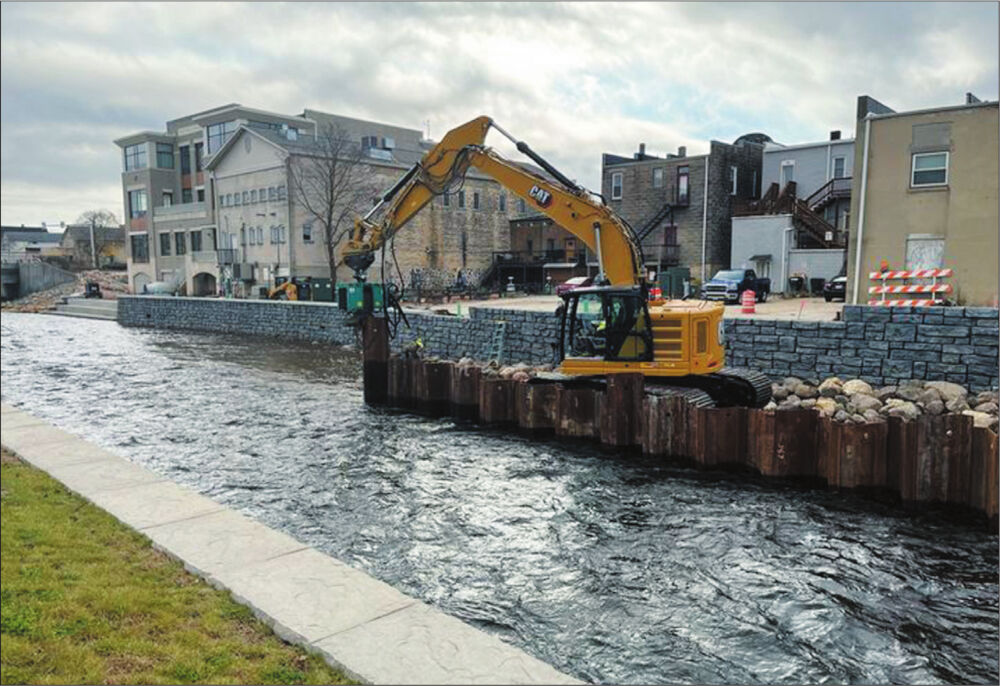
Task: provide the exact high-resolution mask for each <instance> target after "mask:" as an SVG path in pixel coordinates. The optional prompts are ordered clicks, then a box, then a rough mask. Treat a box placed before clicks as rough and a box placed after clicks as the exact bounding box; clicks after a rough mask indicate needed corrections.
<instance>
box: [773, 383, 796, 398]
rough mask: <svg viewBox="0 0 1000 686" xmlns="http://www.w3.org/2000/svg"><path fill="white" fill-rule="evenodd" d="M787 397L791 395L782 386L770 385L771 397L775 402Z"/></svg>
mask: <svg viewBox="0 0 1000 686" xmlns="http://www.w3.org/2000/svg"><path fill="white" fill-rule="evenodd" d="M789 395H791V393H789V391H788V389H787V388H785V386H784V384H777V383H773V384H771V397H772V398H774V399H775V400H779V401H780V400H784V399H785V398H787V397H788V396H789Z"/></svg>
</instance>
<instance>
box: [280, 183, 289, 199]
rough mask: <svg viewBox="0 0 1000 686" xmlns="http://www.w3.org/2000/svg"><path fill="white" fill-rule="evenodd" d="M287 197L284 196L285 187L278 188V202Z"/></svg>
mask: <svg viewBox="0 0 1000 686" xmlns="http://www.w3.org/2000/svg"><path fill="white" fill-rule="evenodd" d="M287 197H288V196H287V195H285V187H284V186H278V200H285V199H286V198H287Z"/></svg>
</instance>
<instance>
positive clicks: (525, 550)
mask: <svg viewBox="0 0 1000 686" xmlns="http://www.w3.org/2000/svg"><path fill="white" fill-rule="evenodd" d="M0 340H2V358H0V359H2V363H0V378H2V394H3V398H4V401H5V402H7V403H12V404H14V405H17V406H20V407H23V408H24V409H26V410H29V411H31V412H33V413H35V414H37V415H39V416H41V417H44V418H46V419H49V420H51V421H52V422H53V423H55V424H58V425H59V426H62V427H64V428H66V429H67V430H70V431H73V432H75V433H78V434H80V435H82V436H84V437H86V438H88V439H90V440H92V441H94V442H95V443H98V444H100V445H103V446H105V447H107V448H109V449H112V450H113V451H115V452H117V453H119V454H121V455H124V456H127V457H129V458H131V459H132V460H134V461H136V462H138V463H140V464H143V465H145V466H147V467H149V468H151V469H153V470H155V471H158V472H160V473H162V474H164V475H166V476H169V477H170V478H172V479H174V480H176V481H178V482H180V483H183V484H186V485H188V486H190V487H192V488H193V489H195V490H198V491H200V492H202V493H204V494H205V495H207V496H210V497H212V498H214V499H216V500H218V501H220V502H223V503H225V504H226V505H228V506H230V507H233V508H235V509H237V510H240V511H242V512H244V513H247V514H248V515H250V516H252V517H254V518H256V519H258V520H260V521H262V522H264V523H266V524H268V525H270V526H272V527H274V528H277V529H280V530H283V531H285V532H287V533H289V534H291V535H292V536H295V537H296V538H298V539H300V540H302V541H304V542H306V543H308V544H310V545H313V546H315V547H317V548H319V549H320V550H322V551H324V552H326V553H328V554H330V555H332V556H334V557H337V558H339V559H341V560H343V561H345V562H347V563H348V564H351V565H354V566H356V567H358V568H360V569H363V570H365V571H367V572H369V573H371V574H372V575H374V576H376V577H378V578H380V579H382V580H383V581H386V582H387V583H389V584H392V585H393V586H396V587H397V588H399V589H400V590H402V591H404V592H406V593H409V594H411V595H413V596H416V597H418V598H420V599H422V600H424V601H426V602H428V603H430V604H432V605H435V606H436V607H438V608H440V609H441V610H443V611H445V612H447V613H449V614H451V615H454V616H456V617H459V618H461V619H463V620H466V621H467V622H470V623H472V624H474V625H476V626H479V627H480V628H482V629H484V630H485V631H489V632H492V633H494V634H497V635H499V636H500V637H501V638H502V639H504V640H506V641H508V642H510V643H513V644H515V645H518V646H520V647H521V648H523V649H524V650H526V651H527V652H529V653H531V654H533V655H535V656H537V657H539V658H541V659H542V660H545V661H546V662H549V663H550V664H552V665H554V666H555V667H557V668H559V669H561V670H563V671H565V672H567V673H569V674H572V675H574V676H576V677H578V678H580V679H584V680H589V681H597V682H611V683H663V682H669V683H702V684H715V683H719V684H722V683H821V682H837V683H847V682H850V683H872V682H875V683H888V682H893V683H997V680H998V647H997V646H998V638H1000V632H998V603H997V594H998V554H997V546H998V540H997V537H996V536H994V535H990V534H988V533H986V532H985V531H984V528H983V527H982V525H981V523H979V522H977V521H974V520H972V519H969V520H963V519H956V518H955V517H950V516H948V517H945V516H941V514H940V513H936V514H935V513H931V514H922V515H916V514H912V513H907V512H904V511H903V510H902V509H900V508H898V507H896V506H892V505H889V504H881V503H877V502H874V501H872V500H870V499H862V498H859V497H856V496H853V495H849V494H846V495H845V494H835V493H831V492H826V491H821V490H807V489H802V488H798V487H796V486H793V485H789V484H783V483H774V482H764V481H762V480H755V479H752V478H749V477H747V476H733V475H726V474H706V473H700V472H696V471H693V470H689V469H684V468H680V467H676V466H673V467H671V466H666V465H662V464H656V463H650V462H648V461H643V460H641V459H639V458H635V457H626V456H616V455H610V454H607V453H604V452H601V451H600V450H599V449H598V448H596V447H593V446H589V445H578V444H572V445H565V444H559V443H556V442H554V441H536V440H528V439H525V438H521V437H518V436H516V435H510V434H506V433H500V432H493V431H485V430H477V429H471V428H464V427H458V426H456V425H455V424H453V423H452V422H451V421H449V420H431V419H426V418H420V417H415V416H410V415H406V414H399V413H394V412H391V411H385V410H379V409H372V408H369V407H366V406H365V405H364V403H363V402H362V394H361V379H360V372H359V369H360V364H359V360H358V358H357V356H356V354H355V353H353V352H350V351H347V350H342V349H338V348H331V347H329V346H325V345H309V344H300V343H286V342H274V341H270V342H261V341H253V342H251V341H250V340H248V339H246V338H241V337H235V336H221V335H201V334H186V333H181V332H167V331H153V330H140V329H124V328H120V327H119V326H118V325H117V324H115V323H113V322H104V321H90V320H83V319H71V318H62V317H55V316H47V315H33V314H8V313H4V314H3V315H2V337H0Z"/></svg>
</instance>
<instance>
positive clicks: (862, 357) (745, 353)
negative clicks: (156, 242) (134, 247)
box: [118, 296, 1000, 391]
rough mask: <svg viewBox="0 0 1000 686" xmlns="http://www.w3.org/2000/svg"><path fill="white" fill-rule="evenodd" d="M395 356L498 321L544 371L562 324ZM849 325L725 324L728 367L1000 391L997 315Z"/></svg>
mask: <svg viewBox="0 0 1000 686" xmlns="http://www.w3.org/2000/svg"><path fill="white" fill-rule="evenodd" d="M406 316H407V319H408V321H409V324H410V328H409V329H407V327H406V326H405V325H404V324H403V323H400V327H399V331H398V334H397V336H396V338H395V339H393V341H392V347H393V349H394V350H397V351H398V350H400V349H402V348H403V347H404V346H406V345H408V344H409V343H411V342H413V341H414V340H415V339H416V338H418V337H419V338H420V339H421V341H422V342H423V344H424V349H425V351H426V352H427V353H428V354H431V355H437V356H439V357H443V358H448V359H458V358H461V357H466V356H468V357H473V358H477V359H486V358H487V356H488V352H489V346H490V341H491V338H492V336H493V332H494V330H495V328H496V322H497V321H506V322H507V324H506V332H505V336H504V361H505V362H526V363H529V364H546V363H550V362H552V361H553V360H554V353H553V349H552V343H553V342H554V341H555V340H556V339H557V337H558V335H559V319H558V317H556V315H555V314H554V313H551V312H528V311H524V310H512V309H497V308H476V307H473V308H471V309H470V315H469V316H468V317H454V316H447V315H436V314H427V313H422V312H420V313H418V312H407V315H406ZM843 316H844V321H840V322H816V321H795V320H775V319H757V318H748V319H727V320H726V321H725V331H726V339H727V340H726V351H727V360H726V362H727V364H729V365H732V366H740V367H753V368H755V369H759V370H760V371H762V372H764V373H765V374H768V375H769V376H771V377H774V378H780V377H784V376H788V375H794V376H800V377H803V378H814V379H822V378H823V377H826V376H831V375H837V376H841V377H850V378H861V379H864V380H865V381H867V382H868V383H871V384H874V385H880V386H881V385H888V384H893V383H896V382H897V381H901V380H904V379H923V380H927V381H931V380H937V381H952V382H954V383H958V384H962V385H963V386H966V387H967V388H969V389H970V390H972V391H980V390H987V389H993V388H997V387H998V385H1000V378H998V375H1000V372H998V363H997V358H998V354H1000V348H998V341H1000V311H998V310H997V309H996V308H990V307H941V308H907V307H894V308H891V309H890V308H877V307H868V306H865V305H846V306H845V307H844V315H843ZM118 321H119V322H120V323H121V324H122V325H123V326H153V327H161V328H175V329H189V330H195V331H217V332H228V333H244V334H252V335H261V336H277V337H283V338H295V339H303V340H310V341H313V340H315V341H325V342H330V343H337V344H342V345H343V344H351V343H354V342H355V340H356V338H355V334H354V330H353V329H352V327H351V326H350V325H348V324H347V323H346V321H345V317H344V314H343V313H342V312H341V311H340V310H338V309H337V308H336V307H335V306H333V305H330V304H326V303H288V302H279V301H267V300H220V299H206V298H167V297H151V296H133V297H122V298H119V305H118Z"/></svg>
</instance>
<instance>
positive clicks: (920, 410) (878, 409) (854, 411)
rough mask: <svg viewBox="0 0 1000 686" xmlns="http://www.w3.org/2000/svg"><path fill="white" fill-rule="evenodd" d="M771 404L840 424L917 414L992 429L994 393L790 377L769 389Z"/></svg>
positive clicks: (939, 384)
mask: <svg viewBox="0 0 1000 686" xmlns="http://www.w3.org/2000/svg"><path fill="white" fill-rule="evenodd" d="M771 393H772V398H773V399H772V400H771V402H770V403H768V405H767V407H766V408H764V409H769V410H775V409H776V410H792V409H798V408H808V409H813V410H815V411H816V412H819V413H820V414H822V415H824V416H827V417H832V418H833V419H834V420H835V421H839V422H855V423H858V424H863V423H866V422H880V421H885V418H886V417H902V418H903V419H904V420H906V421H911V420H914V419H917V418H918V417H920V416H921V415H925V414H927V415H942V414H948V413H952V414H966V415H969V416H970V417H972V418H973V420H974V422H975V425H976V426H986V427H992V428H996V426H997V424H998V423H1000V419H998V405H1000V398H998V394H997V391H983V392H982V393H979V394H978V395H970V394H969V391H968V390H967V389H965V388H964V387H962V386H960V385H958V384H955V383H950V382H948V381H918V380H912V381H903V382H901V383H900V384H899V385H896V386H883V387H882V388H872V386H871V385H869V384H868V383H866V382H864V381H862V380H860V379H851V380H848V381H843V380H841V379H840V378H838V377H836V376H832V377H830V378H828V379H825V380H824V381H823V382H822V383H819V384H816V383H810V382H809V381H804V380H802V379H799V378H796V377H794V376H790V377H787V378H786V379H784V381H782V382H781V383H772V384H771Z"/></svg>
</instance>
